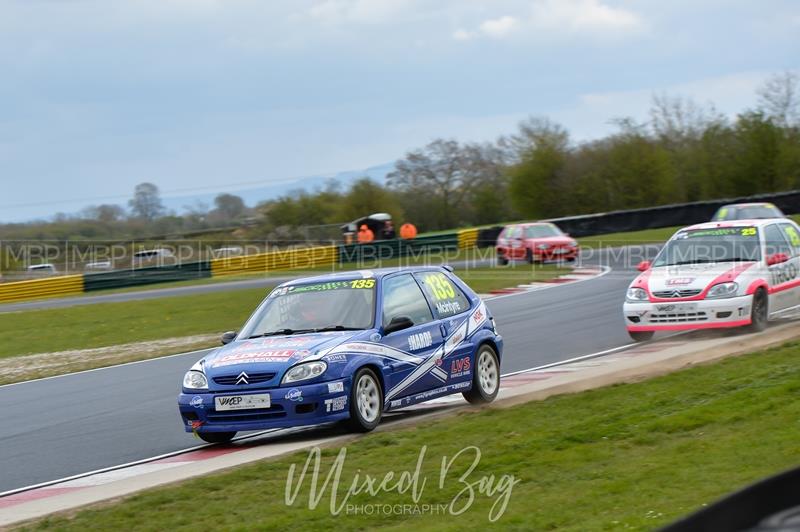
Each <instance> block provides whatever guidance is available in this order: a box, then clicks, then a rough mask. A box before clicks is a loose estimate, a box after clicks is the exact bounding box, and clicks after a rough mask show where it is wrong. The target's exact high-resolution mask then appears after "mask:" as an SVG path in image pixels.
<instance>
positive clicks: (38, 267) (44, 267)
mask: <svg viewBox="0 0 800 532" xmlns="http://www.w3.org/2000/svg"><path fill="white" fill-rule="evenodd" d="M28 271H29V272H31V273H41V274H51V273H58V270H56V267H55V266H53V265H52V264H50V263H45V264H31V265H30V266H28Z"/></svg>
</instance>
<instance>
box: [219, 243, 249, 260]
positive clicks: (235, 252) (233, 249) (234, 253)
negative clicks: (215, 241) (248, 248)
mask: <svg viewBox="0 0 800 532" xmlns="http://www.w3.org/2000/svg"><path fill="white" fill-rule="evenodd" d="M242 253H244V250H243V249H242V246H229V247H225V248H217V249H215V250H212V251H211V255H212V256H213V257H214V258H215V259H221V258H223V257H238V256H239V255H241V254H242Z"/></svg>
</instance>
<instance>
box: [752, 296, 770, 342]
mask: <svg viewBox="0 0 800 532" xmlns="http://www.w3.org/2000/svg"><path fill="white" fill-rule="evenodd" d="M768 318H769V296H767V291H766V290H765V289H763V288H759V289H758V290H756V291H755V293H754V294H753V303H752V304H751V305H750V325H748V326H747V329H748V330H749V331H751V332H761V331H763V330H764V329H766V328H767V320H768Z"/></svg>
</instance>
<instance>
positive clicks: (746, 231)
mask: <svg viewBox="0 0 800 532" xmlns="http://www.w3.org/2000/svg"><path fill="white" fill-rule="evenodd" d="M715 236H745V237H752V236H758V229H756V228H755V227H718V228H716V229H698V230H694V231H682V232H680V233H678V234H677V235H676V236H675V238H676V239H679V240H682V239H685V238H692V239H694V238H707V237H715Z"/></svg>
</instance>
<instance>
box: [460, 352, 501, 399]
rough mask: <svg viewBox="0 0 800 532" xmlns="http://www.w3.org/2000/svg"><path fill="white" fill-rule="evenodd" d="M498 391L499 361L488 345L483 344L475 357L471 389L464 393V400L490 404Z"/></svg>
mask: <svg viewBox="0 0 800 532" xmlns="http://www.w3.org/2000/svg"><path fill="white" fill-rule="evenodd" d="M499 391H500V361H499V360H498V359H497V353H496V352H495V350H494V349H492V346H490V345H489V344H483V345H482V346H480V348H479V349H478V353H477V354H476V355H475V368H474V370H473V372H472V388H471V389H470V390H469V391H468V392H464V393H463V395H464V399H466V400H467V401H469V402H470V403H472V404H480V403H491V402H492V401H494V398H495V397H497V392H499Z"/></svg>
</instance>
